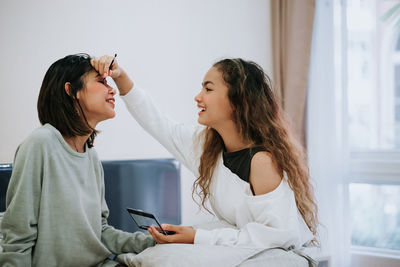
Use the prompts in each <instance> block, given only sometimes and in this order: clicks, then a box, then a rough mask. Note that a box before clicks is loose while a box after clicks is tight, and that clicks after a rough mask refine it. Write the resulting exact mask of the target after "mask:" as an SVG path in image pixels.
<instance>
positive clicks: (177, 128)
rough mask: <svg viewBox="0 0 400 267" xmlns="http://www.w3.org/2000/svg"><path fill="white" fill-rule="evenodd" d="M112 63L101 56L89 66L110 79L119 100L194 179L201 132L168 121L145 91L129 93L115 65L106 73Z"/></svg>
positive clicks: (129, 85)
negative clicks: (118, 94)
mask: <svg viewBox="0 0 400 267" xmlns="http://www.w3.org/2000/svg"><path fill="white" fill-rule="evenodd" d="M112 59H113V57H109V56H102V57H100V58H99V59H95V60H92V65H93V67H94V68H95V69H96V70H97V71H99V73H100V74H101V75H110V76H111V77H112V78H113V79H114V81H115V83H116V84H117V86H118V90H119V91H120V95H121V98H122V99H123V100H124V102H125V104H126V106H127V108H128V110H129V112H130V113H131V115H132V116H133V117H134V118H135V119H136V121H137V122H138V123H139V124H140V126H142V127H143V129H144V130H146V131H147V132H148V133H149V134H150V135H152V136H153V137H154V138H155V139H156V140H157V141H158V142H160V143H161V145H163V146H164V147H165V148H166V149H167V150H168V151H169V152H170V153H171V154H172V155H174V157H175V158H176V159H177V160H179V161H180V162H181V163H182V164H184V165H185V166H186V167H187V168H188V169H190V170H191V171H192V172H193V173H194V174H195V175H196V173H197V171H198V170H197V167H198V160H199V155H200V153H201V147H200V146H201V145H200V142H198V141H199V139H197V136H198V134H199V131H200V130H201V128H198V129H196V128H195V127H193V126H185V125H183V124H180V123H176V122H174V121H173V120H171V119H170V118H169V117H167V116H166V115H165V114H164V113H162V112H161V111H160V110H159V109H158V107H157V106H156V105H155V104H154V103H153V100H152V99H151V97H150V96H149V95H148V94H147V93H146V92H145V91H144V90H141V89H140V88H137V87H135V88H134V89H132V87H133V82H132V81H131V79H130V78H129V76H128V75H127V74H126V73H125V71H124V70H123V69H122V68H121V67H119V66H118V63H117V62H116V61H114V64H113V66H112V70H111V72H110V70H108V66H109V64H110V63H111V60H112ZM196 176H197V175H196Z"/></svg>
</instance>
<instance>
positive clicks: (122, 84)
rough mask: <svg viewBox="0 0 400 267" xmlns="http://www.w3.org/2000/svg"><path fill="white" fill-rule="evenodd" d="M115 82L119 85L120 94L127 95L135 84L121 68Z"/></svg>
mask: <svg viewBox="0 0 400 267" xmlns="http://www.w3.org/2000/svg"><path fill="white" fill-rule="evenodd" d="M114 82H115V84H116V85H117V87H118V91H119V94H120V95H126V94H127V93H129V91H130V90H131V89H132V88H133V86H134V84H133V81H132V80H131V79H130V78H129V76H128V74H126V72H125V71H124V70H123V69H121V72H120V75H118V77H116V78H114Z"/></svg>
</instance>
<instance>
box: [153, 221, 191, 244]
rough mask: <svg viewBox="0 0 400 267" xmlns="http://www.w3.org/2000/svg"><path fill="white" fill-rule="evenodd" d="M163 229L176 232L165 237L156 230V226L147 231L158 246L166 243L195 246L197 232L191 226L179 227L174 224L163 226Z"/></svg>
mask: <svg viewBox="0 0 400 267" xmlns="http://www.w3.org/2000/svg"><path fill="white" fill-rule="evenodd" d="M161 227H162V228H163V229H164V230H166V231H174V232H175V234H173V235H164V234H162V233H160V232H158V231H157V230H156V228H155V227H154V226H150V228H148V229H147V231H149V233H150V234H151V235H152V236H153V238H154V240H155V241H156V242H157V243H158V244H166V243H187V244H193V242H194V236H195V235H196V230H195V229H193V227H190V226H178V225H172V224H163V225H161Z"/></svg>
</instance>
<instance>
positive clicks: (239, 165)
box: [222, 147, 265, 182]
mask: <svg viewBox="0 0 400 267" xmlns="http://www.w3.org/2000/svg"><path fill="white" fill-rule="evenodd" d="M260 151H265V148H263V147H251V148H245V149H242V150H238V151H235V152H226V151H225V150H224V152H223V153H222V157H223V160H224V165H225V166H226V167H227V168H228V169H230V170H231V172H233V173H235V174H236V175H237V176H239V177H240V179H242V180H243V181H246V182H249V176H250V165H251V159H252V158H253V156H254V155H255V154H256V153H257V152H260Z"/></svg>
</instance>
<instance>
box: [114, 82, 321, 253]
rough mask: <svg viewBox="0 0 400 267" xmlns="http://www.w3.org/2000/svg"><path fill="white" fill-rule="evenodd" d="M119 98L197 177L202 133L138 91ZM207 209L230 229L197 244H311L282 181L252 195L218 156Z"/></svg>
mask: <svg viewBox="0 0 400 267" xmlns="http://www.w3.org/2000/svg"><path fill="white" fill-rule="evenodd" d="M121 98H122V99H123V100H124V102H125V104H126V106H127V108H128V110H129V112H130V113H131V114H132V116H133V117H134V118H135V119H136V120H137V122H138V123H139V124H140V125H141V126H142V127H143V128H144V129H145V130H146V131H147V132H148V133H150V134H151V135H152V136H153V137H154V138H155V139H157V140H158V141H159V142H160V143H161V145H163V146H164V147H165V148H166V149H167V150H168V151H169V152H170V153H171V154H172V155H173V156H174V157H175V158H176V159H177V160H178V161H180V162H181V163H182V164H183V165H185V166H186V167H187V168H188V169H189V170H191V171H192V172H193V174H194V175H195V176H196V177H198V175H199V173H198V167H199V163H200V156H201V154H202V142H203V140H202V135H201V134H200V133H201V131H202V130H203V129H204V128H203V127H202V126H189V125H184V124H181V123H176V122H175V121H173V120H171V119H170V118H169V117H168V116H166V115H165V114H164V113H162V112H161V111H160V110H159V109H158V108H157V106H156V105H155V104H154V102H153V100H152V98H151V97H150V96H149V95H148V94H147V92H146V91H144V90H143V89H141V88H138V87H135V88H133V89H132V90H131V91H130V92H129V93H128V94H126V95H124V96H121ZM210 205H211V207H212V209H213V211H214V213H215V215H216V216H217V217H218V219H219V220H221V221H222V222H223V224H225V225H226V223H228V224H229V225H230V226H232V227H223V228H217V229H213V230H204V229H197V230H196V236H195V240H194V243H195V244H214V245H227V246H243V247H258V248H274V247H284V248H289V247H291V246H294V247H296V248H301V247H302V246H305V245H307V244H309V243H310V241H311V240H312V239H313V234H312V233H311V231H310V230H309V229H308V227H307V225H306V223H305V222H304V220H303V218H302V216H301V214H300V213H299V211H298V209H297V206H296V201H295V198H294V193H293V191H292V189H291V188H290V187H289V185H288V183H287V179H286V177H284V178H283V179H282V182H281V183H280V185H279V186H278V187H277V188H276V189H275V190H273V191H272V192H269V193H267V194H264V195H257V196H254V195H253V194H252V192H251V189H250V184H249V183H247V182H245V181H243V180H241V179H240V178H239V177H238V176H237V175H236V174H234V173H232V172H231V171H230V170H229V169H228V168H227V167H226V166H225V165H224V164H223V159H222V151H221V154H220V156H219V158H218V162H217V163H216V168H215V171H214V174H213V177H212V182H211V185H210ZM223 224H221V225H223Z"/></svg>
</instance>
